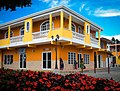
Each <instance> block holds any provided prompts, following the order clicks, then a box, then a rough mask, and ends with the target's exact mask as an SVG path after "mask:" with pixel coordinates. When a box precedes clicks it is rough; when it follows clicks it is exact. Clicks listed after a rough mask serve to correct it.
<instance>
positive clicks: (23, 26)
mask: <svg viewBox="0 0 120 91" xmlns="http://www.w3.org/2000/svg"><path fill="white" fill-rule="evenodd" d="M22 28H23V31H24V26H22V27H21V28H20V31H19V35H20V36H21V30H22Z"/></svg>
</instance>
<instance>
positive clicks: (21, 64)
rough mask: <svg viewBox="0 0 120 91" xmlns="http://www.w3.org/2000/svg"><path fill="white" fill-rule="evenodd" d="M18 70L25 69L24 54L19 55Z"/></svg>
mask: <svg viewBox="0 0 120 91" xmlns="http://www.w3.org/2000/svg"><path fill="white" fill-rule="evenodd" d="M20 68H26V54H25V53H21V54H20Z"/></svg>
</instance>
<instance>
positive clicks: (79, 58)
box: [78, 53, 82, 68]
mask: <svg viewBox="0 0 120 91" xmlns="http://www.w3.org/2000/svg"><path fill="white" fill-rule="evenodd" d="M81 58H82V54H80V53H79V54H78V68H80V61H81Z"/></svg>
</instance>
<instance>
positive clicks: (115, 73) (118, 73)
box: [83, 67, 120, 82]
mask: <svg viewBox="0 0 120 91" xmlns="http://www.w3.org/2000/svg"><path fill="white" fill-rule="evenodd" d="M83 74H88V76H93V77H96V78H99V77H100V78H106V79H110V78H113V80H115V81H117V82H120V67H116V68H110V73H108V68H103V69H96V73H94V70H93V69H92V70H84V72H83Z"/></svg>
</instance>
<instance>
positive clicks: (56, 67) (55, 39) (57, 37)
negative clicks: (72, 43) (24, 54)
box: [51, 34, 59, 69]
mask: <svg viewBox="0 0 120 91" xmlns="http://www.w3.org/2000/svg"><path fill="white" fill-rule="evenodd" d="M51 38H52V40H53V41H55V43H56V49H55V51H56V62H55V69H58V65H57V41H58V39H59V35H58V34H57V35H56V38H54V36H51Z"/></svg>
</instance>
